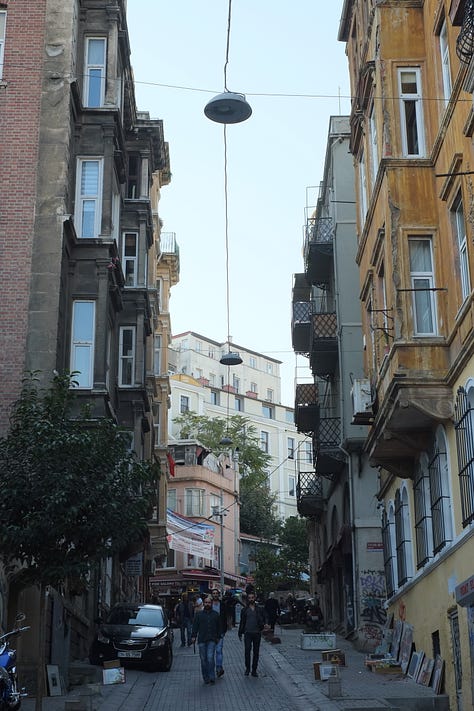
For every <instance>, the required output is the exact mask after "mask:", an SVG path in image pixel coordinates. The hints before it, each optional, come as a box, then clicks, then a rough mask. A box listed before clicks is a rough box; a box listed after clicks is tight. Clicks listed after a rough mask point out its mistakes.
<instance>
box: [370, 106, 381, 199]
mask: <svg viewBox="0 0 474 711" xmlns="http://www.w3.org/2000/svg"><path fill="white" fill-rule="evenodd" d="M369 130H370V157H371V166H372V189H373V187H374V184H375V179H376V177H377V171H378V168H379V151H378V146H377V123H376V121H375V106H374V104H372V109H371V111H370V117H369Z"/></svg>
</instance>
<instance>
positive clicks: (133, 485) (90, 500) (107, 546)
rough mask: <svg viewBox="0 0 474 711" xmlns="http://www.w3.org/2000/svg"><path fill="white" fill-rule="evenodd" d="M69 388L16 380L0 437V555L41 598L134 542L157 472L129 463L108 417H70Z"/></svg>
mask: <svg viewBox="0 0 474 711" xmlns="http://www.w3.org/2000/svg"><path fill="white" fill-rule="evenodd" d="M73 384H74V382H73V379H72V376H71V375H69V374H64V375H55V377H54V379H53V381H52V384H51V385H50V386H49V388H47V389H45V390H40V389H39V386H38V381H37V378H36V377H35V375H34V374H31V375H30V376H28V377H27V378H25V379H24V381H23V388H22V391H21V395H20V398H19V400H18V401H17V402H16V403H15V404H14V406H13V409H12V414H11V418H10V430H9V432H8V434H7V436H5V437H3V438H2V439H0V521H1V522H2V525H1V527H0V556H1V558H2V559H3V562H4V563H5V565H6V566H7V567H11V568H18V566H19V565H20V566H23V567H22V571H21V573H22V579H23V581H24V583H25V586H26V585H30V584H38V585H39V588H40V594H41V600H42V599H43V596H42V591H43V589H44V588H45V586H47V585H51V586H53V587H57V586H58V585H59V584H60V583H66V584H67V583H68V581H70V580H71V579H72V580H74V581H75V582H76V583H77V582H81V581H84V582H85V581H86V580H87V577H88V574H89V573H90V571H91V568H93V567H94V566H95V565H96V564H98V563H99V561H100V560H101V559H102V558H103V557H105V556H111V555H113V554H114V553H115V552H117V551H120V550H121V549H123V548H124V547H125V546H126V545H128V544H130V543H131V542H138V541H140V540H144V538H145V536H146V531H147V518H148V516H149V512H150V507H151V492H152V489H153V484H154V482H155V480H156V479H157V477H158V475H159V470H158V468H157V465H153V464H151V463H147V462H139V461H137V460H136V459H135V457H134V455H133V453H132V452H131V451H130V450H129V442H128V441H127V437H126V433H124V432H123V431H121V430H120V428H119V427H117V425H116V424H115V423H114V422H112V421H111V420H109V419H99V420H97V419H91V417H90V408H88V407H87V406H86V407H83V408H82V409H81V411H80V416H79V417H74V416H73V413H74V406H75V393H74V388H73V387H72V385H73ZM43 608H44V606H43V604H42V605H41V610H40V637H41V632H42V631H43V629H44V620H43V615H44V609H43ZM42 653H43V649H42V648H40V656H41V654H42ZM43 668H44V667H43V665H41V670H40V672H41V673H40V674H39V676H38V681H39V684H38V687H39V690H41V689H42V678H43V674H42V669H43ZM40 678H41V680H40ZM37 708H41V706H38V707H37Z"/></svg>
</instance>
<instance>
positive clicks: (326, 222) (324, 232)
mask: <svg viewBox="0 0 474 711" xmlns="http://www.w3.org/2000/svg"><path fill="white" fill-rule="evenodd" d="M333 244H334V222H333V219H332V217H318V218H316V217H311V218H310V219H309V220H308V221H307V223H306V229H305V243H304V263H305V274H306V278H307V280H308V282H309V283H310V284H316V285H319V284H328V283H329V282H330V281H331V276H332V274H333V271H334V262H333Z"/></svg>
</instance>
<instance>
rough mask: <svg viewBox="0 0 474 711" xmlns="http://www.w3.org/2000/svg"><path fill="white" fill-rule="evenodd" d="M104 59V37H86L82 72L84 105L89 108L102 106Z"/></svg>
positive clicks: (103, 95)
mask: <svg viewBox="0 0 474 711" xmlns="http://www.w3.org/2000/svg"><path fill="white" fill-rule="evenodd" d="M105 57H106V40H105V37H88V38H87V39H86V58H85V72H84V105H85V106H87V107H89V108H96V107H98V106H103V105H104V101H105Z"/></svg>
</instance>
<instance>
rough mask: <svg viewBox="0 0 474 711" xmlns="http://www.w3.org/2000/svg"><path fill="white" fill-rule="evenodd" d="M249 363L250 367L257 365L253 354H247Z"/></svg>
mask: <svg viewBox="0 0 474 711" xmlns="http://www.w3.org/2000/svg"><path fill="white" fill-rule="evenodd" d="M249 365H250V367H251V368H256V367H257V359H256V358H255V356H249Z"/></svg>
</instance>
